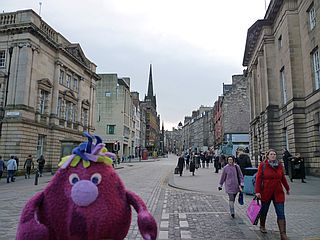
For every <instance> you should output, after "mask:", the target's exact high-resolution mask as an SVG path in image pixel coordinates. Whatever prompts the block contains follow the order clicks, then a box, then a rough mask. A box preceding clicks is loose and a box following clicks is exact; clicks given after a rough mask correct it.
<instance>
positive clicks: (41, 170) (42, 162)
mask: <svg viewBox="0 0 320 240" xmlns="http://www.w3.org/2000/svg"><path fill="white" fill-rule="evenodd" d="M37 163H38V169H39V174H40V177H42V172H43V168H44V164H45V163H46V160H45V159H44V156H43V155H41V156H40V157H39V158H38V159H37Z"/></svg>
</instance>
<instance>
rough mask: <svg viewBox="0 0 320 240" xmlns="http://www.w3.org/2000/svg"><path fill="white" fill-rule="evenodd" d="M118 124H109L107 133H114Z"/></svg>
mask: <svg viewBox="0 0 320 240" xmlns="http://www.w3.org/2000/svg"><path fill="white" fill-rule="evenodd" d="M115 127H116V125H107V134H114V129H115Z"/></svg>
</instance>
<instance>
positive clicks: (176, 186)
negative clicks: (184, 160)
mask: <svg viewBox="0 0 320 240" xmlns="http://www.w3.org/2000/svg"><path fill="white" fill-rule="evenodd" d="M168 186H170V187H172V188H176V189H180V190H184V191H189V192H197V193H203V194H210V195H220V194H215V193H212V192H209V191H203V190H202V191H201V190H196V189H192V188H187V187H182V186H178V185H176V184H175V182H174V175H173V173H171V174H170V176H169V180H168ZM221 195H222V194H221Z"/></svg>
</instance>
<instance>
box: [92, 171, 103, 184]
mask: <svg viewBox="0 0 320 240" xmlns="http://www.w3.org/2000/svg"><path fill="white" fill-rule="evenodd" d="M101 178H102V177H101V174H100V173H95V174H93V175H92V176H91V182H93V183H94V184H95V185H98V184H99V183H100V182H101Z"/></svg>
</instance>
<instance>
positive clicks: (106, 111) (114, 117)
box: [96, 74, 135, 158]
mask: <svg viewBox="0 0 320 240" xmlns="http://www.w3.org/2000/svg"><path fill="white" fill-rule="evenodd" d="M99 76H100V78H101V80H100V81H99V82H98V83H97V94H96V96H97V100H96V102H97V108H98V109H97V116H96V119H97V121H96V133H97V135H99V136H100V137H101V138H102V141H103V142H104V143H105V145H106V147H107V149H108V150H110V151H114V152H117V153H118V155H119V157H120V158H122V157H124V158H127V157H128V156H129V155H132V154H134V146H135V143H134V141H135V128H134V126H133V123H132V118H133V116H132V105H133V103H132V98H131V92H130V78H118V76H117V74H99ZM132 131H133V132H134V133H132Z"/></svg>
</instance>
